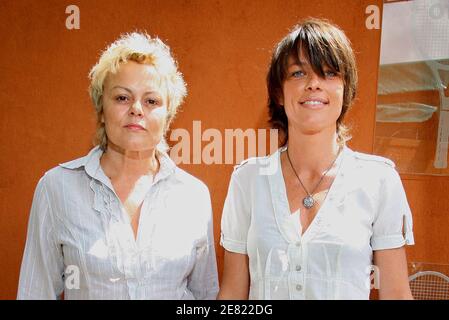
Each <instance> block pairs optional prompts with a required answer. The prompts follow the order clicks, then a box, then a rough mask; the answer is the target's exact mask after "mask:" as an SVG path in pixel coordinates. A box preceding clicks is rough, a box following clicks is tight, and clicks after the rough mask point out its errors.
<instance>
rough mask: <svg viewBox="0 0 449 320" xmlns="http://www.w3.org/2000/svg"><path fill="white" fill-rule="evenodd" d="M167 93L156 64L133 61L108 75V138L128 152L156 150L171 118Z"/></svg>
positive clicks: (105, 118)
mask: <svg viewBox="0 0 449 320" xmlns="http://www.w3.org/2000/svg"><path fill="white" fill-rule="evenodd" d="M166 99H167V98H166V92H165V90H163V89H162V88H160V87H159V85H158V81H156V79H155V76H154V69H153V67H152V66H149V65H145V64H139V63H137V62H134V61H129V62H127V63H125V64H122V65H120V68H119V70H118V72H117V73H115V74H111V73H110V74H108V76H107V77H106V79H105V82H104V91H103V121H104V123H105V127H106V134H107V136H108V141H111V142H112V143H114V144H116V145H117V146H119V147H121V148H122V149H124V150H127V151H144V150H151V149H154V148H155V147H156V146H157V144H158V143H159V142H160V141H161V139H162V136H163V133H164V126H165V122H166V117H167V107H166Z"/></svg>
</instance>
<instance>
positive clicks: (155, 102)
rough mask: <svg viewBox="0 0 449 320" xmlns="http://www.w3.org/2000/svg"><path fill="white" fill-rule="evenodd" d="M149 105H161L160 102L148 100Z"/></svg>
mask: <svg viewBox="0 0 449 320" xmlns="http://www.w3.org/2000/svg"><path fill="white" fill-rule="evenodd" d="M147 103H148V104H149V105H157V104H159V101H158V100H156V99H147Z"/></svg>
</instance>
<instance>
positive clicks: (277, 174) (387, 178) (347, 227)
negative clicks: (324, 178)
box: [220, 147, 414, 299]
mask: <svg viewBox="0 0 449 320" xmlns="http://www.w3.org/2000/svg"><path fill="white" fill-rule="evenodd" d="M284 150H285V148H281V149H280V150H278V151H277V152H275V153H274V154H273V155H271V156H268V157H263V158H255V159H251V160H250V161H246V162H244V163H242V164H241V165H240V166H237V167H236V169H235V170H234V172H233V174H232V177H231V181H230V185H229V190H228V195H227V198H226V201H225V205H224V209H223V216H222V222H221V228H222V231H221V239H220V243H221V245H222V246H223V247H224V248H225V249H226V250H228V251H230V252H236V253H241V254H247V255H248V256H249V264H250V266H249V268H250V276H251V285H250V299H368V298H369V293H370V279H369V275H370V271H371V265H372V258H373V250H382V249H388V248H397V247H401V246H403V245H404V244H414V240H413V233H412V217H411V213H410V209H409V206H408V203H407V199H406V196H405V192H404V189H403V186H402V183H401V180H400V177H399V175H398V173H397V171H396V170H395V169H394V164H393V163H392V162H391V161H390V160H388V159H385V158H382V157H377V156H372V155H367V154H361V153H357V152H354V151H352V150H350V149H349V148H348V147H344V149H343V151H342V153H341V154H340V156H339V157H343V158H342V159H341V158H340V159H338V161H340V160H341V161H342V162H341V166H340V168H339V171H338V173H337V176H336V178H335V180H334V182H333V184H332V186H331V188H330V190H329V192H328V195H327V197H326V199H325V201H324V203H323V204H322V206H321V208H320V210H319V211H318V213H317V215H316V216H315V218H314V220H313V222H312V223H311V224H310V226H309V227H308V228H307V230H306V231H305V233H304V234H302V235H301V233H302V232H301V223H300V217H299V214H300V212H299V213H295V214H291V213H290V208H289V204H288V200H287V196H286V190H285V183H284V178H283V175H282V168H281V164H280V153H281V152H282V151H284ZM267 168H277V170H275V171H274V174H271V175H268V174H266V173H267V172H269V170H267ZM403 222H405V225H404V233H403Z"/></svg>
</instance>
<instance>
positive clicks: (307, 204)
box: [287, 148, 341, 209]
mask: <svg viewBox="0 0 449 320" xmlns="http://www.w3.org/2000/svg"><path fill="white" fill-rule="evenodd" d="M340 151H341V148H340V149H339V150H338V153H337V156H336V157H335V159H334V161H332V163H331V165H330V166H329V168H327V169H326V171H324V173H323V174H322V175H321V178H320V181H318V183H317V184H316V185H315V188H313V189H312V192H309V191H307V189H306V187H305V186H304V184H303V183H302V181H301V179H300V178H299V175H298V173H297V172H296V170H295V168H294V167H293V164H292V161H291V160H290V155H289V154H288V148H287V159H288V162H289V163H290V166H291V167H292V169H293V172H294V173H295V175H296V178H298V181H299V183H300V184H301V186H302V188H303V189H304V191H305V192H306V194H307V196H306V197H305V198H304V199H302V204H303V205H304V207H305V208H307V209H310V208H312V207H313V206H314V205H315V199H313V194H314V192H315V191H316V189H317V188H318V187H319V186H320V184H321V182H322V181H323V179H324V177H325V176H326V174H327V173H328V172H329V170H330V169H331V168H332V167H333V166H334V164H335V161H337V159H338V156H339V154H340Z"/></svg>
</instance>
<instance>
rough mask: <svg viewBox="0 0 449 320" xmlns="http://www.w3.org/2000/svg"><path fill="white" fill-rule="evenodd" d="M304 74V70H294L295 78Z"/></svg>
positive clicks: (293, 75)
mask: <svg viewBox="0 0 449 320" xmlns="http://www.w3.org/2000/svg"><path fill="white" fill-rule="evenodd" d="M304 75H305V73H304V72H303V71H302V70H298V71H294V72H292V77H293V78H301V77H302V76H304Z"/></svg>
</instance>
